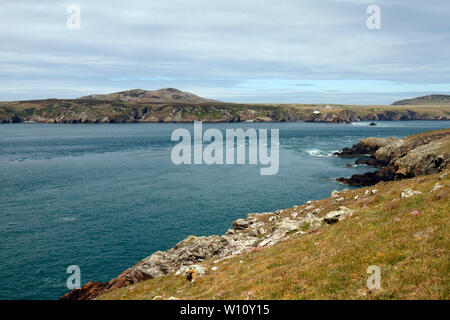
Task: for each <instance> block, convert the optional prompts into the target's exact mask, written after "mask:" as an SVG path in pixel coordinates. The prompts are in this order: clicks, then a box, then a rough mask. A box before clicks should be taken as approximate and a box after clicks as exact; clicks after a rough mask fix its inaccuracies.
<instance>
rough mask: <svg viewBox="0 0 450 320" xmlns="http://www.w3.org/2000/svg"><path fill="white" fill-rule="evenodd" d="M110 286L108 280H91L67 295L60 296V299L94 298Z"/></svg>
mask: <svg viewBox="0 0 450 320" xmlns="http://www.w3.org/2000/svg"><path fill="white" fill-rule="evenodd" d="M107 286H108V283H107V282H94V281H90V282H88V283H86V284H85V285H84V286H83V287H81V288H80V289H74V290H72V291H71V292H69V293H67V294H66V295H64V296H62V297H60V298H59V299H60V300H92V299H94V298H95V297H97V296H99V295H100V294H102V293H103V292H104V290H105V289H106V287H107Z"/></svg>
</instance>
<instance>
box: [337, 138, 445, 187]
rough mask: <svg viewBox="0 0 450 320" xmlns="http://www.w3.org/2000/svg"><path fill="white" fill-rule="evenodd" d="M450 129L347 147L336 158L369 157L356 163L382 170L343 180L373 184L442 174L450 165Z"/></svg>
mask: <svg viewBox="0 0 450 320" xmlns="http://www.w3.org/2000/svg"><path fill="white" fill-rule="evenodd" d="M449 153H450V129H444V130H438V131H431V132H426V133H421V134H417V135H413V136H409V137H406V138H388V139H385V138H368V139H363V140H361V141H360V142H359V143H357V144H355V145H354V146H353V147H352V148H344V149H343V150H342V151H341V152H338V153H336V154H335V155H337V156H341V157H361V156H367V155H369V157H366V158H363V159H358V160H356V162H355V163H356V164H366V165H370V166H377V167H381V168H382V169H381V170H379V171H377V172H368V173H365V174H358V175H353V176H351V177H350V178H339V179H338V181H340V182H342V183H344V184H348V185H357V186H363V185H372V184H376V183H378V182H380V181H389V180H399V179H404V178H411V177H415V176H418V175H425V174H432V173H437V172H441V171H442V170H444V169H445V168H446V167H447V166H448V163H449V157H450V154H449Z"/></svg>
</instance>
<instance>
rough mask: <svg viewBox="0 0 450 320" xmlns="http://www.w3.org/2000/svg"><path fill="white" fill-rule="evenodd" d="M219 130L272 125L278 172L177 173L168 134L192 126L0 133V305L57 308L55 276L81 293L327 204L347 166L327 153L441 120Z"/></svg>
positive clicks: (19, 128) (33, 128) (242, 168)
mask: <svg viewBox="0 0 450 320" xmlns="http://www.w3.org/2000/svg"><path fill="white" fill-rule="evenodd" d="M377 123H378V126H376V127H369V126H368V123H365V122H364V123H357V124H325V123H303V122H296V123H223V124H203V128H204V130H206V129H208V128H218V129H220V130H225V129H227V128H243V129H247V128H255V129H261V128H267V129H271V128H275V129H279V132H280V154H279V156H280V168H279V172H278V174H277V175H274V176H262V175H260V170H259V167H258V165H212V166H208V165H190V166H189V165H181V166H176V165H174V164H173V163H172V161H171V157H170V155H171V148H172V147H173V146H174V145H175V143H174V142H171V141H170V136H171V133H172V131H173V130H175V129H176V128H187V129H189V130H192V128H193V125H192V124H85V125H84V124H74V125H71V124H60V125H59V124H56V125H55V124H31V123H30V124H28V123H23V124H1V125H0V282H1V285H0V299H57V298H58V297H59V296H61V295H63V294H64V293H66V292H67V291H68V290H67V288H66V279H67V277H68V276H69V275H68V274H66V268H67V267H68V266H69V265H78V266H80V268H81V282H82V284H84V283H86V282H88V281H90V280H95V281H108V280H110V279H111V278H113V277H115V276H117V275H118V274H119V273H120V272H122V271H123V270H124V269H126V268H129V267H131V266H133V265H134V264H135V263H136V262H137V261H139V260H140V259H142V258H144V257H146V256H148V255H150V254H151V253H153V252H154V251H157V250H165V249H168V248H170V247H172V246H173V245H175V244H176V243H177V242H179V241H180V240H182V239H183V238H185V237H186V236H188V235H190V234H193V235H211V234H222V233H224V232H225V231H226V230H227V229H228V228H229V227H230V226H231V222H232V221H233V220H235V219H238V218H242V217H245V216H246V215H247V213H250V212H264V211H273V210H277V209H281V208H288V207H291V206H293V205H298V204H302V203H304V202H306V201H307V200H313V199H320V198H324V197H328V196H329V194H330V192H331V191H332V190H333V189H342V188H345V186H342V185H340V184H338V183H337V182H336V181H334V178H336V177H341V176H349V175H351V174H355V173H362V172H365V171H368V170H371V168H368V167H365V166H358V167H352V168H347V167H346V164H347V163H349V162H352V160H349V159H340V158H337V157H334V156H332V153H333V152H334V151H336V150H339V149H341V148H343V147H348V146H351V145H352V144H353V143H356V142H357V141H359V140H360V139H362V138H364V137H369V136H376V137H387V136H397V137H401V136H406V135H410V134H414V133H419V132H423V131H428V130H433V129H438V128H449V127H450V121H404V122H396V121H392V122H377Z"/></svg>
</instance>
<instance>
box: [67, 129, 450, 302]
mask: <svg viewBox="0 0 450 320" xmlns="http://www.w3.org/2000/svg"><path fill="white" fill-rule="evenodd" d="M449 137H450V129H446V130H437V131H430V132H425V133H421V134H418V135H413V136H409V137H406V138H404V139H403V140H402V141H403V142H401V143H399V142H398V141H399V140H398V139H394V138H391V139H383V140H380V139H378V138H368V139H363V140H362V141H361V142H360V143H358V144H356V145H354V146H353V148H351V149H350V148H346V149H344V150H343V151H342V152H341V153H344V154H347V155H348V156H358V155H361V154H362V153H366V152H368V151H370V152H375V153H377V152H378V151H380V150H383V148H386V147H387V148H386V149H385V150H384V151H383V152H382V154H384V155H385V156H384V158H383V159H384V161H385V164H384V165H385V168H388V165H389V164H390V163H392V162H393V163H398V162H399V161H400V162H401V163H402V164H401V168H403V169H404V170H406V169H405V168H406V167H407V168H408V170H409V171H407V170H406V171H405V172H406V173H408V174H405V175H401V176H398V177H395V180H396V181H390V182H386V181H383V180H380V181H378V183H377V184H376V185H375V186H373V187H369V188H364V189H354V190H348V189H345V190H343V191H341V192H338V191H333V192H332V193H331V196H330V197H329V198H327V199H323V200H318V201H308V202H307V203H306V204H303V205H299V206H295V207H293V208H289V209H283V210H277V211H275V212H266V213H253V214H249V215H248V217H247V218H246V219H238V220H236V221H234V222H233V223H232V226H233V229H229V230H228V231H227V232H226V234H224V235H222V236H216V235H213V236H208V237H195V236H190V237H188V238H186V239H185V240H183V241H181V242H179V243H178V244H177V245H175V246H174V247H173V248H172V249H169V250H167V251H164V252H162V251H158V252H155V253H153V254H152V255H150V256H149V257H147V258H144V259H143V260H141V261H139V262H138V263H137V264H136V265H134V266H133V267H131V268H129V269H127V270H125V271H123V272H122V273H121V274H120V275H119V276H117V277H116V278H114V279H112V280H111V281H109V282H107V283H102V282H89V283H87V284H86V285H84V286H83V287H82V288H81V289H80V290H74V291H72V292H70V293H68V294H67V295H65V296H64V297H62V299H95V298H99V297H100V298H101V299H155V298H158V299H167V298H171V297H175V298H179V299H245V298H249V299H253V298H254V299H304V298H307V299H320V298H324V299H328V298H341V299H342V298H345V299H354V298H356V299H365V298H386V299H387V298H402V299H403V298H426V299H438V298H440V299H442V298H444V299H448V298H450V286H449V282H448V281H449V270H450V269H449V266H448V262H449V259H448V248H450V238H449V237H448V228H449V227H450V219H449V216H448V212H450V211H449V209H450V202H449V201H448V200H449V199H448V197H449V191H450V190H449V187H450V185H449V182H450V176H449V171H448V169H447V167H448V163H449V157H450V143H449V142H450V141H449V140H448V138H449ZM392 142H394V145H395V148H394V147H392V146H393V145H392V144H391V143H392ZM437 158H439V159H440V158H442V161H438V162H436V159H437ZM379 160H381V158H380V159H379ZM411 177H413V178H411ZM408 178H409V179H408ZM399 179H401V180H399ZM370 265H377V266H379V267H380V268H381V270H382V273H383V279H384V280H383V287H382V289H381V290H379V291H376V292H375V291H369V290H367V288H366V287H365V285H364V283H365V280H366V279H367V275H366V273H365V270H366V269H367V267H368V266H370ZM190 270H193V271H195V277H196V278H195V279H197V280H196V281H195V282H194V283H192V282H188V281H187V280H186V273H187V272H188V271H190Z"/></svg>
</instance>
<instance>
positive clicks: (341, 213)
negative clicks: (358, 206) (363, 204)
mask: <svg viewBox="0 0 450 320" xmlns="http://www.w3.org/2000/svg"><path fill="white" fill-rule="evenodd" d="M353 213H354V211H353V210H350V209H348V208H346V207H339V210H337V211H331V212H329V213H328V214H327V215H326V216H325V217H324V218H323V221H325V222H326V223H328V224H333V223H336V222H338V221H341V220H343V219H345V218H346V217H349V216H352V215H353Z"/></svg>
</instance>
